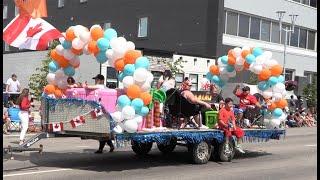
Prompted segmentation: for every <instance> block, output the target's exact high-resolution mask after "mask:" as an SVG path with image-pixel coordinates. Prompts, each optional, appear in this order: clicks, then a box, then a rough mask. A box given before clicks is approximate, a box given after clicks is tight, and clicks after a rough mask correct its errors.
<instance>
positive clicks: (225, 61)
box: [221, 56, 228, 64]
mask: <svg viewBox="0 0 320 180" xmlns="http://www.w3.org/2000/svg"><path fill="white" fill-rule="evenodd" d="M221 62H222V63H223V64H228V56H222V57H221Z"/></svg>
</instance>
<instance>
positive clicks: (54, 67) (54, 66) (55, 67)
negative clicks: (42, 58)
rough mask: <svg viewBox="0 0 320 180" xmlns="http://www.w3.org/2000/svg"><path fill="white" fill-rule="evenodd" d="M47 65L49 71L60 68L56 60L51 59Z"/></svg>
mask: <svg viewBox="0 0 320 180" xmlns="http://www.w3.org/2000/svg"><path fill="white" fill-rule="evenodd" d="M48 66H49V70H50V71H51V72H56V71H57V70H58V69H60V66H59V64H58V63H57V62H56V61H51V62H50V63H49V65H48Z"/></svg>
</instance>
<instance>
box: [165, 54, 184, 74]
mask: <svg viewBox="0 0 320 180" xmlns="http://www.w3.org/2000/svg"><path fill="white" fill-rule="evenodd" d="M185 62H186V61H183V60H182V58H179V59H178V60H176V61H173V62H167V66H168V67H169V68H170V70H171V72H172V75H173V76H175V75H176V74H177V73H184V71H183V70H182V68H183V65H182V63H185Z"/></svg>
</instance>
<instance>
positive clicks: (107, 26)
mask: <svg viewBox="0 0 320 180" xmlns="http://www.w3.org/2000/svg"><path fill="white" fill-rule="evenodd" d="M109 28H111V23H109V22H108V23H103V29H104V30H106V29H109Z"/></svg>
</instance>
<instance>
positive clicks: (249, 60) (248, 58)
mask: <svg viewBox="0 0 320 180" xmlns="http://www.w3.org/2000/svg"><path fill="white" fill-rule="evenodd" d="M255 61H256V57H255V56H254V55H252V54H248V55H247V56H246V62H247V63H248V64H252V63H254V62H255Z"/></svg>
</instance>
